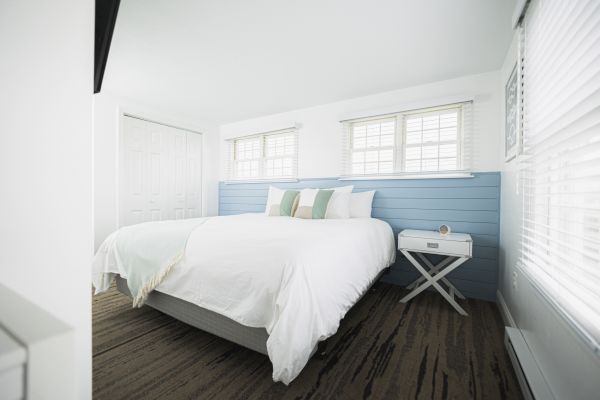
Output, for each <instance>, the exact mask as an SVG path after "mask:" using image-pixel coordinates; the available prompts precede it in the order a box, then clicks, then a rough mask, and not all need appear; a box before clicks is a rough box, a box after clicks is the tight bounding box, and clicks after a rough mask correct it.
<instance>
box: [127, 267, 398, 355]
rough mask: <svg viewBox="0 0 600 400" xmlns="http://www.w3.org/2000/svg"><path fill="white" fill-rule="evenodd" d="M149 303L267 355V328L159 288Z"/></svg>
mask: <svg viewBox="0 0 600 400" xmlns="http://www.w3.org/2000/svg"><path fill="white" fill-rule="evenodd" d="M387 269H388V268H386V269H384V270H382V271H381V272H380V273H379V274H378V275H377V277H376V278H375V279H374V280H373V282H371V285H369V287H368V288H367V289H366V290H365V291H364V292H363V293H362V294H361V295H360V297H359V299H358V300H357V301H356V303H358V302H359V301H360V299H362V297H363V296H364V295H365V294H366V293H367V292H368V291H369V290H370V289H371V287H372V286H373V284H374V283H375V282H377V281H378V280H379V278H380V277H381V276H382V275H383V274H384V273H385V272H386V271H387ZM116 281H117V289H118V290H119V291H120V292H121V293H123V294H125V295H127V296H129V297H131V293H130V292H129V288H128V287H127V281H126V280H125V279H123V278H121V277H120V276H118V275H117V277H116ZM356 303H355V304H356ZM146 304H147V305H149V306H150V307H152V308H155V309H157V310H158V311H161V312H163V313H165V314H167V315H170V316H171V317H173V318H175V319H178V320H180V321H182V322H185V323H186V324H188V325H191V326H193V327H195V328H198V329H201V330H203V331H205V332H208V333H212V334H213V335H216V336H219V337H221V338H223V339H227V340H229V341H230V342H234V343H237V344H239V345H240V346H244V347H246V348H248V349H250V350H254V351H257V352H259V353H262V354H265V355H267V339H268V338H269V334H268V333H267V330H266V329H265V328H251V327H249V326H245V325H242V324H240V323H238V322H236V321H234V320H232V319H230V318H227V317H225V316H223V315H221V314H218V313H216V312H214V311H210V310H207V309H205V308H202V307H200V306H197V305H195V304H192V303H190V302H187V301H185V300H181V299H179V298H177V297H174V296H170V295H168V294H165V293H161V292H157V291H152V292H151V293H150V294H149V295H148V299H147V300H146ZM316 350H317V347H315V348H314V349H313V352H312V354H314V353H315V352H316ZM312 354H311V356H312Z"/></svg>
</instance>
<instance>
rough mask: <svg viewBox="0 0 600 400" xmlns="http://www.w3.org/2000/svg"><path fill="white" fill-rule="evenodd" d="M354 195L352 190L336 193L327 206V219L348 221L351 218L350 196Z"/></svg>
mask: <svg viewBox="0 0 600 400" xmlns="http://www.w3.org/2000/svg"><path fill="white" fill-rule="evenodd" d="M351 195H352V189H350V192H345V191H337V190H336V191H334V192H333V195H331V200H329V204H328V205H327V211H326V212H325V218H326V219H346V218H350V196H351Z"/></svg>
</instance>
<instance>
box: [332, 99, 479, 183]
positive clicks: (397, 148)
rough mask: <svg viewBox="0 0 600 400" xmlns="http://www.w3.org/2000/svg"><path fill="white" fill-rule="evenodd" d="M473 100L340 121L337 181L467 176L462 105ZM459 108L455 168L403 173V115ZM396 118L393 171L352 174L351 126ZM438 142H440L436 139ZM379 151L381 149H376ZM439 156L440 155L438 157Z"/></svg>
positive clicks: (404, 139)
mask: <svg viewBox="0 0 600 400" xmlns="http://www.w3.org/2000/svg"><path fill="white" fill-rule="evenodd" d="M472 103H473V100H466V101H459V102H455V103H449V104H441V105H436V106H431V107H422V108H411V109H409V110H405V111H398V112H393V113H385V114H378V115H371V116H366V117H360V118H354V119H346V120H342V121H340V122H341V123H342V126H343V135H344V143H345V145H344V146H343V149H342V150H343V152H344V154H342V163H343V165H342V174H341V176H340V180H352V179H377V178H378V177H383V179H405V178H408V179H411V178H413V177H416V178H422V177H423V176H431V175H436V178H444V177H452V178H455V177H457V176H458V177H470V176H472V175H471V168H470V167H466V166H465V165H464V162H465V157H464V156H465V151H467V150H466V149H465V147H466V146H465V139H466V136H467V133H465V129H466V128H467V125H468V124H466V123H465V114H466V112H465V107H468V106H471V107H472ZM451 109H458V120H457V139H456V142H457V154H456V158H457V164H458V168H457V169H454V170H448V171H418V172H406V170H405V169H406V159H405V157H404V155H405V152H406V147H407V146H406V127H405V121H406V118H407V117H408V116H410V115H415V114H425V113H429V112H431V113H435V112H440V111H444V110H451ZM392 118H394V119H395V145H394V161H393V163H394V171H393V172H392V173H376V174H353V173H352V153H353V150H354V149H353V137H352V126H353V125H354V124H356V123H365V122H369V121H379V120H385V119H392ZM437 143H441V142H437ZM377 149H378V150H380V149H381V148H379V147H378V148H377ZM438 158H439V157H438Z"/></svg>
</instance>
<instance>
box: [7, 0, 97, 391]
mask: <svg viewBox="0 0 600 400" xmlns="http://www.w3.org/2000/svg"><path fill="white" fill-rule="evenodd" d="M0 49H2V56H1V57H2V61H1V62H0V130H1V131H0V182H2V186H1V193H2V196H1V200H0V201H1V204H2V207H0V221H1V222H0V283H2V284H3V285H5V286H8V287H9V288H11V289H13V290H14V291H15V292H17V293H18V294H20V295H22V296H23V297H25V298H27V299H28V300H30V301H31V302H33V303H35V304H37V305H39V306H40V307H42V308H43V309H45V310H46V311H48V312H50V313H51V314H53V315H54V316H55V317H57V318H59V319H61V320H62V321H64V322H65V323H67V324H69V325H70V326H71V327H73V328H74V332H75V335H74V337H75V343H74V349H75V357H76V360H75V363H76V365H77V368H76V369H75V370H74V371H70V372H71V374H72V376H73V380H74V381H75V385H76V386H74V392H75V391H76V393H73V398H78V399H89V398H91V302H90V297H91V296H90V262H91V257H92V245H93V239H92V80H93V76H92V73H93V59H94V2H93V1H91V0H64V1H60V2H56V1H32V0H18V1H16V0H15V1H2V2H0ZM1 317H2V316H0V319H1ZM22 318H28V316H27V315H23V316H22Z"/></svg>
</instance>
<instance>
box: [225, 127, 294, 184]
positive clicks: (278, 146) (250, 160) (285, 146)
mask: <svg viewBox="0 0 600 400" xmlns="http://www.w3.org/2000/svg"><path fill="white" fill-rule="evenodd" d="M296 139H297V131H296V129H286V130H280V131H275V132H269V133H264V134H260V135H252V136H247V137H241V138H236V139H233V140H231V141H230V168H229V174H228V175H229V179H231V180H252V179H281V178H294V177H296V170H297V160H298V153H297V143H296Z"/></svg>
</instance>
